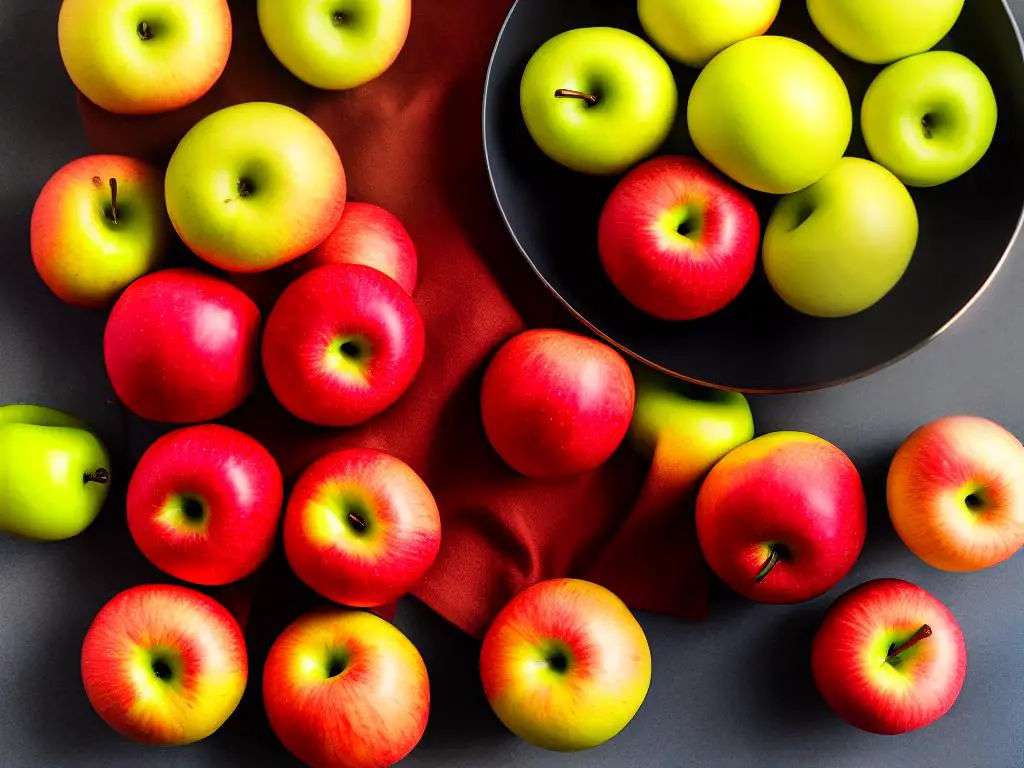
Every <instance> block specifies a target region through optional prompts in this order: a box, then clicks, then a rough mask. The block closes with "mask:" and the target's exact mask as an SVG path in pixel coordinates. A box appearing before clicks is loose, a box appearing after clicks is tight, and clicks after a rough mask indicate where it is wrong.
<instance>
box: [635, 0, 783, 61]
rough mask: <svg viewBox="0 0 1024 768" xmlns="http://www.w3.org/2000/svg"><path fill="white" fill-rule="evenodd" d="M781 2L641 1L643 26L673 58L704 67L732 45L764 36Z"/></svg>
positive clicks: (733, 0)
mask: <svg viewBox="0 0 1024 768" xmlns="http://www.w3.org/2000/svg"><path fill="white" fill-rule="evenodd" d="M780 5H781V0H639V1H638V2H637V12H638V13H639V15H640V24H641V25H642V26H643V28H644V32H646V33H647V36H648V37H649V38H651V40H653V41H654V44H655V45H657V46H658V48H660V49H661V50H662V51H664V52H665V53H666V54H667V55H668V56H669V57H670V58H672V59H675V60H676V61H679V62H682V63H683V64H686V65H687V66H691V67H703V66H704V65H705V64H707V63H708V62H709V61H711V59H712V58H714V57H715V56H716V55H717V54H719V53H721V52H722V51H724V50H725V49H726V48H728V47H729V46H730V45H732V44H733V43H738V42H739V41H740V40H746V39H747V38H748V37H755V36H756V35H763V34H764V33H765V32H767V31H768V28H769V27H770V26H771V25H772V22H774V21H775V16H776V15H777V14H778V12H779V6H780Z"/></svg>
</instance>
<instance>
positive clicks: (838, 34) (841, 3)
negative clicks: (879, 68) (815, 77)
mask: <svg viewBox="0 0 1024 768" xmlns="http://www.w3.org/2000/svg"><path fill="white" fill-rule="evenodd" d="M963 7H964V0H807V11H808V12H809V13H810V14H811V20H812V21H813V22H814V25H815V26H816V27H817V28H818V31H819V32H821V34H822V36H823V37H824V38H825V39H826V40H828V41H829V42H830V43H832V45H834V46H835V47H836V48H838V49H839V50H840V51H842V52H843V53H845V54H846V55H847V56H849V57H851V58H854V59H857V60H858V61H863V62H867V63H868V64H888V63H890V62H893V61H896V60H897V59H903V58H906V57H907V56H912V55H914V54H915V53H923V52H924V51H927V50H928V49H929V48H931V47H933V46H934V45H935V44H936V43H938V42H939V41H940V40H941V39H942V38H944V37H945V36H946V34H947V33H948V32H949V30H951V29H952V28H953V25H954V24H955V23H956V20H957V19H958V18H959V17H960V11H962V10H963Z"/></svg>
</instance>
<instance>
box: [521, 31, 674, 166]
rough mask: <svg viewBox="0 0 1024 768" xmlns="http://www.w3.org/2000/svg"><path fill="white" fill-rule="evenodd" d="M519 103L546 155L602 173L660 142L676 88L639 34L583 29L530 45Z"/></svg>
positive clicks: (669, 72) (631, 161)
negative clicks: (531, 51)
mask: <svg viewBox="0 0 1024 768" xmlns="http://www.w3.org/2000/svg"><path fill="white" fill-rule="evenodd" d="M519 101H520V107H521V109H522V111H523V119H524V120H525V121H526V127H527V129H528V130H529V132H530V135H531V136H532V137H533V140H534V141H535V142H536V143H537V146H538V147H540V149H541V150H542V151H543V152H544V153H545V154H546V155H547V156H548V157H550V158H551V159H552V160H554V161H555V162H558V163H561V164H562V165H564V166H566V167H567V168H570V169H572V170H574V171H579V172H581V173H589V174H595V175H607V174H614V173H619V172H621V171H624V170H626V168H628V167H629V166H631V165H633V164H634V163H636V162H638V161H640V160H642V159H643V158H645V157H647V156H648V155H651V154H653V153H654V152H655V151H656V150H657V149H658V148H659V147H660V146H661V145H662V143H664V141H665V139H666V138H668V134H669V131H671V130H672V125H673V123H674V122H675V117H676V110H677V108H678V106H679V91H678V89H677V88H676V81H675V79H674V77H673V76H672V70H671V69H670V68H669V66H668V63H667V62H666V61H665V60H664V59H663V58H662V57H661V55H660V54H659V53H658V52H657V51H656V50H654V48H652V47H651V46H650V45H649V44H648V43H647V42H646V41H645V40H643V39H641V38H639V37H637V36H636V35H634V34H632V33H630V32H627V31H626V30H624V29H615V28H612V27H585V28H582V29H572V30H569V31H568V32H563V33H562V34H560V35H557V36H556V37H553V38H551V39H550V40H548V41H547V42H546V43H544V44H543V45H542V46H541V47H540V48H539V49H537V51H536V53H534V54H533V56H532V57H531V58H530V61H529V62H528V63H527V65H526V70H525V71H524V72H523V79H522V81H521V83H520V89H519Z"/></svg>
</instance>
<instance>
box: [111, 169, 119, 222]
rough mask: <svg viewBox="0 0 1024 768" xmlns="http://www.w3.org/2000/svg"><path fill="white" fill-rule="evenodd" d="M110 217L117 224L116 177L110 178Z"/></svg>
mask: <svg viewBox="0 0 1024 768" xmlns="http://www.w3.org/2000/svg"><path fill="white" fill-rule="evenodd" d="M110 218H111V220H112V221H113V222H114V223H115V224H117V179H111V180H110Z"/></svg>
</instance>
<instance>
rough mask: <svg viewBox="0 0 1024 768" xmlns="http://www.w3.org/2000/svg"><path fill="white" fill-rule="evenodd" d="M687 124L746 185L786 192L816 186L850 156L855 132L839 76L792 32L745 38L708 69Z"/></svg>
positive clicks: (705, 150)
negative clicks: (818, 181)
mask: <svg viewBox="0 0 1024 768" xmlns="http://www.w3.org/2000/svg"><path fill="white" fill-rule="evenodd" d="M686 121H687V125H688V126H689V129H690V136H691V138H692V139H693V143H694V144H695V145H696V147H697V150H698V151H699V152H700V153H701V154H702V155H703V156H704V157H705V158H706V159H707V160H708V161H710V162H711V164H712V165H714V166H716V167H717V168H718V169H719V170H720V171H722V172H723V173H725V174H726V175H727V176H729V177H730V178H732V179H733V180H735V181H737V182H739V183H740V184H742V185H743V186H745V187H750V188H751V189H756V190H758V191H760V192H770V193H772V194H776V195H786V194H789V193H790V192H796V191H797V190H800V189H803V188H804V187H808V186H810V185H811V184H813V183H814V182H816V181H817V180H818V179H820V178H821V177H822V176H824V175H825V174H826V173H828V172H829V171H830V170H832V168H833V166H835V164H836V163H837V162H839V158H840V157H842V156H843V153H844V152H845V151H846V148H847V146H848V145H849V143H850V136H851V134H852V131H853V108H852V107H851V105H850V94H849V92H848V91H847V90H846V85H845V83H843V79H842V78H841V77H840V76H839V73H838V72H836V71H835V69H833V68H832V65H831V64H829V63H828V62H827V61H826V60H825V58H824V57H823V56H822V55H821V54H820V53H818V52H817V51H815V50H814V49H813V48H811V47H810V46H808V45H805V44H804V43H801V42H799V41H797V40H793V39H791V38H788V37H776V36H764V37H751V38H748V39H747V40H741V41H740V42H738V43H736V44H735V45H732V46H730V47H729V48H727V49H725V50H724V51H722V53H720V54H718V55H717V56H715V58H713V59H712V60H711V62H710V63H709V64H708V65H707V66H706V67H705V68H704V70H703V71H702V72H701V73H700V76H699V77H698V78H697V82H696V83H694V85H693V88H692V90H691V91H690V99H689V102H688V104H687V110H686Z"/></svg>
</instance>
